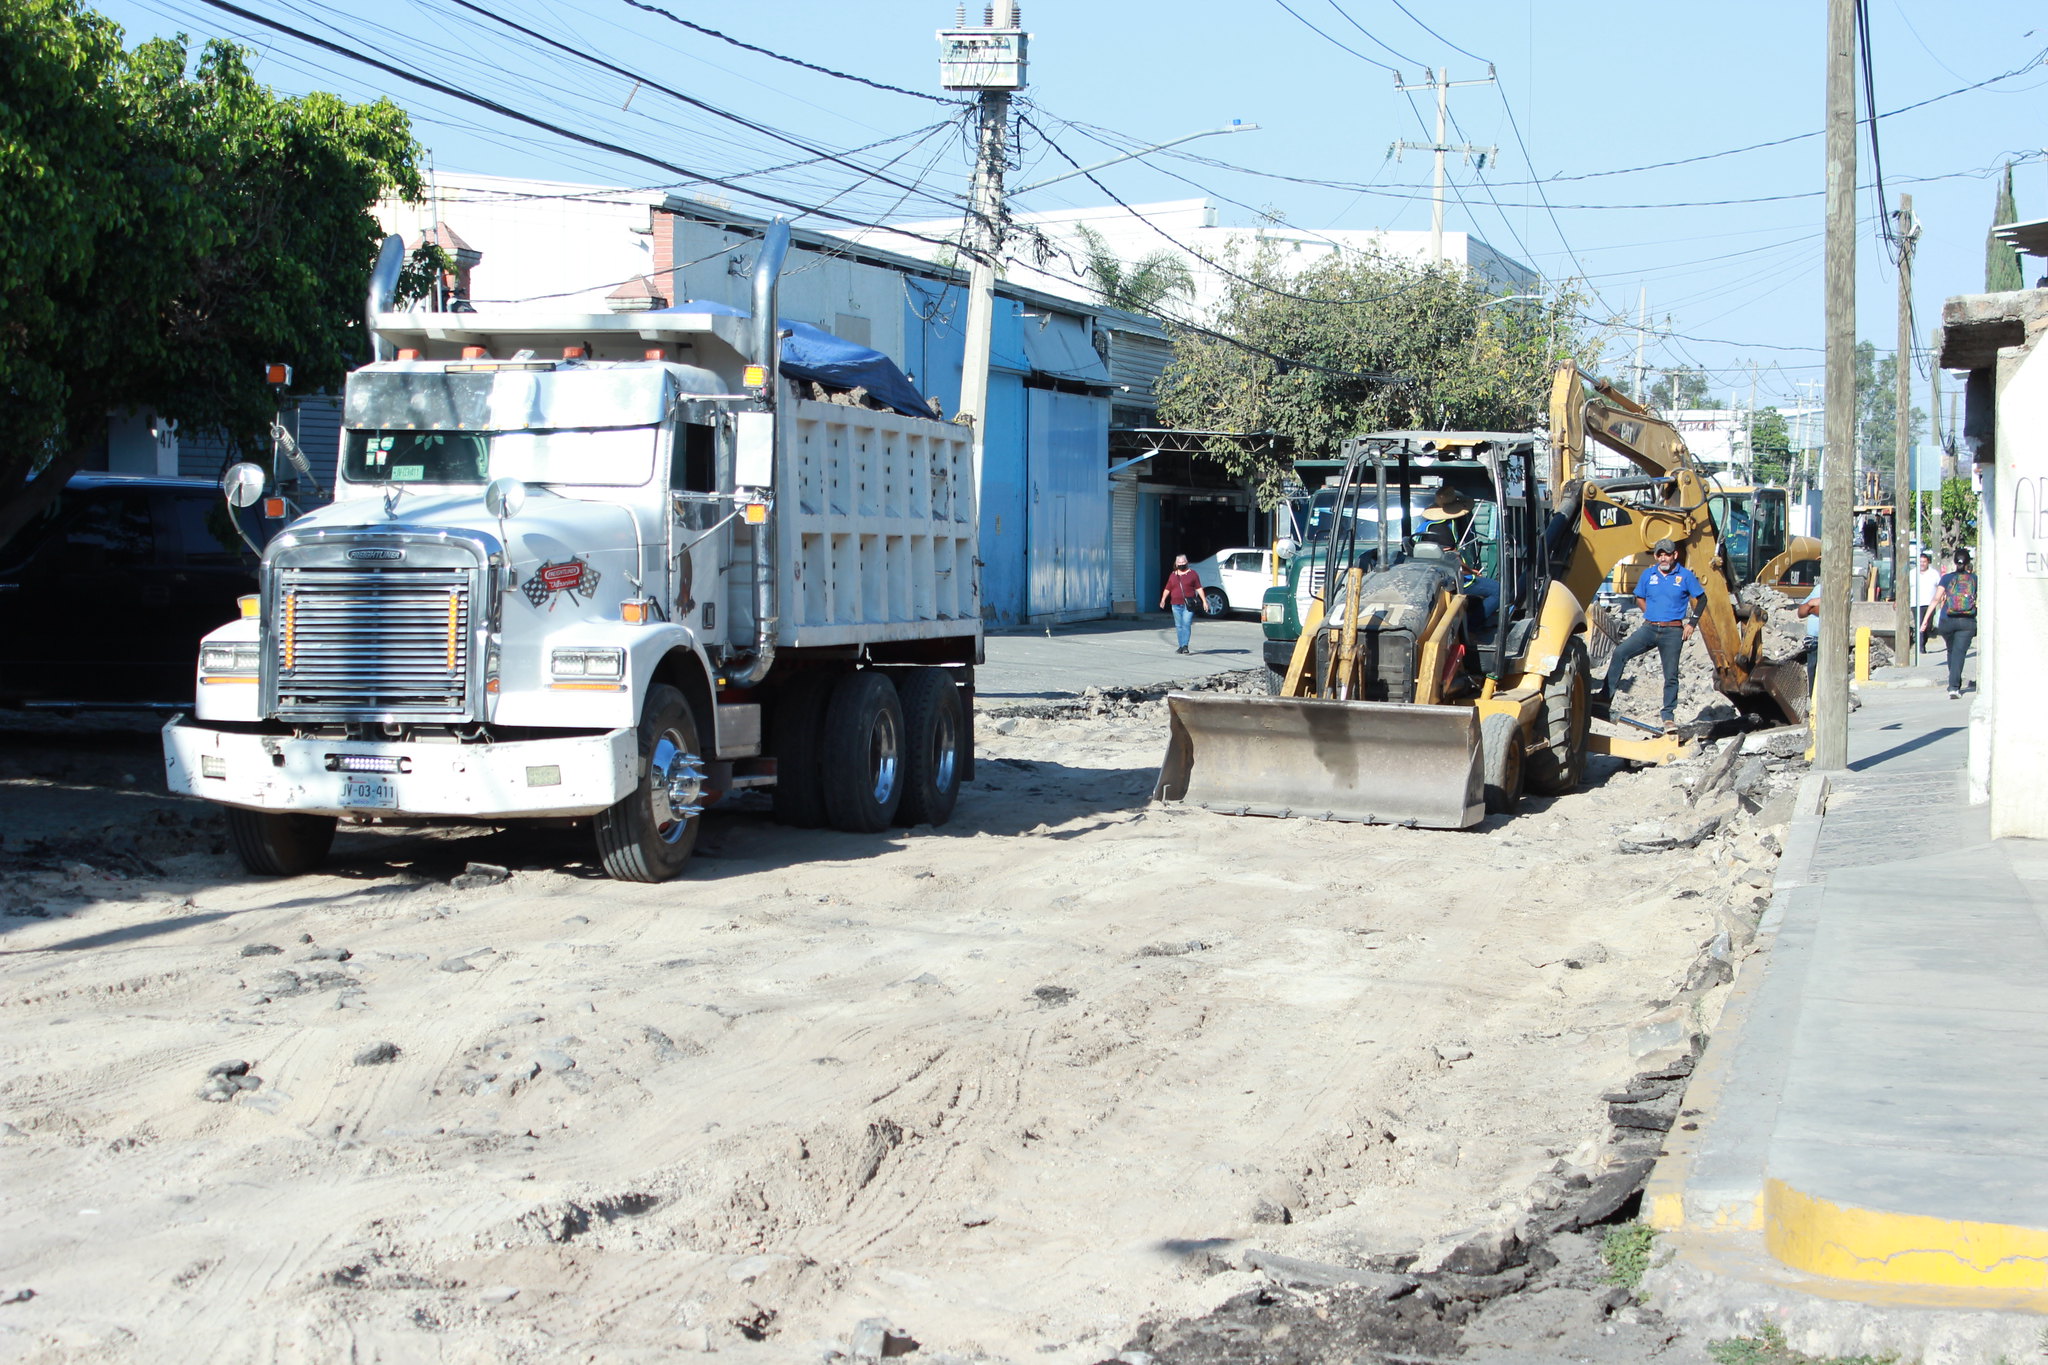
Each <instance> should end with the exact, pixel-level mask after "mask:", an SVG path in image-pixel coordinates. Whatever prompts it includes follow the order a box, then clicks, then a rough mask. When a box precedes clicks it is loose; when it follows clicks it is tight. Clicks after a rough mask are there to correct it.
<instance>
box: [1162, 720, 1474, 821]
mask: <svg viewBox="0 0 2048 1365" xmlns="http://www.w3.org/2000/svg"><path fill="white" fill-rule="evenodd" d="M1166 706H1167V714H1168V717H1169V719H1170V721H1171V723H1172V733H1171V735H1170V737H1169V739H1168V740H1167V747H1166V762H1165V763H1164V764H1162V765H1161V766H1160V769H1159V785H1158V786H1157V787H1156V788H1155V789H1154V790H1153V793H1152V796H1153V799H1154V800H1156V801H1166V802H1186V803H1187V804H1189V805H1193V806H1201V807H1203V808H1205V809H1208V810H1213V811H1221V812H1224V813H1225V814H1229V815H1274V816H1283V817H1284V816H1299V817H1303V818H1307V819H1313V820H1355V821H1359V822H1361V823H1365V824H1383V825H1417V826H1421V827H1423V828H1426V829H1466V828H1469V827H1470V826H1473V825H1476V824H1478V823H1479V822H1480V820H1482V819H1483V818H1485V815H1486V802H1485V794H1484V790H1483V788H1482V786H1481V780H1480V762H1479V715H1478V713H1477V712H1476V711H1474V710H1473V709H1472V708H1471V707H1469V706H1415V705H1409V704H1407V703H1395V702H1368V701H1324V700H1320V699H1316V698H1293V697H1230V696H1191V695H1189V694H1187V693H1184V692H1175V693H1172V694H1170V695H1169V696H1168V697H1167V699H1166Z"/></svg>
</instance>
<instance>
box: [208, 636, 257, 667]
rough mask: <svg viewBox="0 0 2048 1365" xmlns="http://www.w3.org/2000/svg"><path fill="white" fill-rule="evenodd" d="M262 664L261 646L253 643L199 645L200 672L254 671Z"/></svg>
mask: <svg viewBox="0 0 2048 1365" xmlns="http://www.w3.org/2000/svg"><path fill="white" fill-rule="evenodd" d="M262 666H263V646H262V645H260V644H255V643H248V644H221V645H201V646H199V671H200V672H201V673H254V672H255V671H256V670H257V669H259V668H261V667H262Z"/></svg>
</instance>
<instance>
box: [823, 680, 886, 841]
mask: <svg viewBox="0 0 2048 1365" xmlns="http://www.w3.org/2000/svg"><path fill="white" fill-rule="evenodd" d="M903 736H904V728H903V705H902V703H901V702H900V701H898V700H897V697H896V687H895V684H893V683H891V682H890V681H889V675H888V674H886V673H881V672H877V671H876V670H874V669H864V670H862V671H861V672H858V673H849V674H847V675H846V676H844V677H842V678H841V679H840V680H839V683H838V685H837V686H835V687H834V688H833V689H832V700H831V702H830V704H828V705H827V706H826V708H825V742H824V746H823V752H822V754H821V759H822V761H821V763H820V765H819V766H820V768H821V769H822V770H823V774H824V780H825V818H826V819H827V820H829V821H830V822H831V825H832V828H834V829H843V830H845V831H846V832H847V833H849V834H879V833H880V832H881V831H883V830H885V829H887V828H889V825H890V824H891V822H893V821H894V820H895V819H896V810H897V808H898V807H899V806H900V805H902V803H903V786H904V782H903V778H904V772H903V749H904V744H903Z"/></svg>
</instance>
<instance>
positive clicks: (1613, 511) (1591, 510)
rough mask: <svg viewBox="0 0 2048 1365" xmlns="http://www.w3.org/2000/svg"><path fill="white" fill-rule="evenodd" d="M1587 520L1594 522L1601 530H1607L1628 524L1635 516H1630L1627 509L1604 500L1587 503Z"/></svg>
mask: <svg viewBox="0 0 2048 1365" xmlns="http://www.w3.org/2000/svg"><path fill="white" fill-rule="evenodd" d="M1586 520H1587V521H1590V522H1592V523H1593V524H1594V525H1595V526H1597V527H1599V528H1600V529H1601V530H1603V531H1606V530H1611V529H1613V528H1614V527H1616V526H1626V525H1628V524H1629V522H1630V521H1632V520H1633V518H1632V517H1630V516H1629V514H1628V512H1627V510H1626V509H1624V508H1620V507H1616V506H1615V505H1614V504H1613V503H1611V502H1603V503H1599V504H1594V503H1587V504H1586Z"/></svg>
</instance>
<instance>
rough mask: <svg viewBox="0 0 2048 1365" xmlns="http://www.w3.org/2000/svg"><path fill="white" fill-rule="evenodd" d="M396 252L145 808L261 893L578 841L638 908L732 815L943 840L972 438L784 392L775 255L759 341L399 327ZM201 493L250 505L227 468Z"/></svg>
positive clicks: (612, 318)
mask: <svg viewBox="0 0 2048 1365" xmlns="http://www.w3.org/2000/svg"><path fill="white" fill-rule="evenodd" d="M396 243H397V239H396V238H393V239H391V240H390V241H388V242H387V243H386V249H385V252H384V255H383V256H382V257H381V258H380V260H379V263H378V269H377V271H376V273H375V275H374V276H373V280H372V285H371V291H370V305H369V310H368V322H369V326H370V328H371V331H372V333H373V335H374V336H375V337H376V339H377V344H378V350H379V358H378V359H377V360H375V361H374V362H373V363H371V364H368V365H365V366H363V367H362V368H361V369H359V370H357V371H355V372H354V373H352V374H351V375H350V376H349V378H348V384H347V390H346V396H345V400H344V416H343V427H344V429H343V432H342V447H341V458H340V462H339V468H338V474H337V481H336V482H337V486H336V489H335V498H334V501H333V502H332V503H331V504H329V505H327V506H325V507H321V508H319V509H318V510H316V511H313V512H311V513H309V514H307V515H305V516H302V517H300V518H299V519H298V520H297V521H295V522H293V523H292V524H291V525H290V526H289V527H287V528H286V529H285V530H284V531H282V532H281V533H279V534H278V535H277V536H276V537H275V538H274V539H273V540H272V541H271V542H270V544H269V546H268V548H267V549H266V551H265V553H264V556H263V567H262V579H261V588H262V590H261V592H260V593H259V594H258V595H256V596H254V597H251V598H245V599H243V603H242V616H241V618H240V619H237V620H234V621H231V622H229V623H228V624H227V625H224V626H222V627H221V628H220V629H219V630H216V631H214V632H213V633H212V634H211V635H209V636H207V637H206V639H205V641H204V643H203V645H202V647H201V651H200V657H199V674H198V687H197V698H198V700H197V702H196V704H195V706H194V710H193V714H192V715H191V716H189V717H184V716H180V717H178V718H177V719H175V720H173V721H172V722H171V723H170V724H169V725H167V726H166V727H165V729H164V758H165V764H166V769H167V772H168V776H169V783H170V787H171V789H172V790H173V791H179V792H186V793H189V794H191V795H194V796H200V797H204V798H206V799H208V800H212V801H218V802H221V803H222V804H224V805H226V806H227V807H228V820H229V829H230V832H231V835H232V842H233V845H234V847H235V850H236V852H237V853H238V854H239V855H240V857H241V859H242V862H243V863H244V865H245V866H246V867H248V869H249V870H250V871H252V872H257V873H264V874H271V875H290V874H295V873H299V872H303V871H306V870H309V869H311V868H313V867H315V866H317V865H318V864H319V863H320V862H321V861H322V859H324V858H325V857H326V855H327V852H328V849H329V846H330V845H331V843H332V841H333V837H334V831H335V828H336V825H337V822H338V821H341V820H350V821H358V822H377V823H385V824H403V823H407V822H442V821H447V820H467V821H475V822H479V823H486V824H502V823H506V822H509V821H512V820H517V819H525V818H545V819H553V820H559V819H563V818H572V819H580V820H587V821H588V823H589V825H590V827H591V829H592V830H593V832H594V834H595V836H596V841H597V849H598V852H599V854H600V856H601V858H602V861H603V864H604V867H605V869H606V871H607V872H608V873H610V875H612V876H614V877H618V878H622V879H626V880H631V881H659V880H662V879H665V878H668V877H671V876H673V875H674V874H675V873H676V872H677V871H679V870H680V869H681V867H682V865H683V863H684V861H685V860H686V859H687V858H688V857H689V854H690V851H691V848H692V846H693V845H694V844H695V842H696V837H697V829H698V826H699V824H700V823H701V822H700V820H699V816H700V814H701V812H702V811H703V810H704V809H705V807H706V806H708V805H709V804H710V803H711V802H713V801H715V800H717V799H718V798H719V797H720V796H721V795H722V794H723V793H725V792H728V791H731V790H734V789H737V788H743V787H772V788H773V797H774V803H775V811H776V814H777V816H778V818H781V819H783V820H785V821H787V822H789V823H793V824H799V825H823V824H829V825H831V826H833V827H835V828H839V829H844V830H855V831H879V830H882V829H885V828H887V827H889V826H890V825H891V824H918V823H932V824H937V823H939V822H942V821H944V820H945V819H946V818H947V817H948V816H949V815H950V814H951V812H952V809H953V805H954V801H955V798H956V796H957V794H958V792H959V787H960V783H961V781H962V780H963V779H965V778H971V777H972V767H973V732H972V714H973V706H972V695H973V679H974V667H975V666H976V665H977V664H979V663H980V662H981V659H982V628H981V601H980V584H979V579H978V576H977V569H976V559H975V545H976V510H975V504H974V480H973V470H972V450H971V439H970V435H969V433H968V431H967V429H966V428H964V427H961V426H956V425H953V424H950V423H945V422H940V421H937V420H935V419H933V418H931V417H928V416H909V415H904V414H903V413H901V412H898V411H880V410H876V409H874V408H872V407H868V406H862V405H859V404H856V403H840V402H829V401H819V400H816V399H812V398H799V397H797V396H796V392H797V391H796V390H795V389H794V388H793V387H792V385H791V384H790V383H789V382H787V381H786V380H785V379H784V378H783V377H782V376H781V374H780V373H779V368H778V366H779V357H780V354H781V345H780V337H781V333H780V331H779V327H778V325H777V324H776V323H774V322H773V321H772V320H773V319H774V318H775V317H776V312H775V298H776V292H777V290H776V282H777V276H778V275H779V273H780V269H781V264H782V260H783V257H784V255H785V254H786V251H787V246H788V230H787V227H786V226H785V225H783V224H781V223H777V224H775V225H774V226H773V227H772V228H771V229H770V231H769V232H768V235H767V238H766V240H765V241H764V242H763V245H762V251H761V259H760V262H759V264H758V266H757V268H756V272H755V276H754V281H753V314H752V317H751V318H750V317H747V316H742V315H737V314H734V313H732V312H731V310H722V311H705V312H693V311H688V310H687V309H684V310H673V309H672V310H668V311H665V312H661V313H637V314H603V315H593V316H585V315H576V316H563V317H554V318H535V317H528V316H513V315H503V316H499V315H493V314H490V313H418V314H399V313H392V312H388V311H383V310H384V309H387V308H388V307H389V302H390V298H391V290H392V287H393V285H394V284H395V281H396V273H397V265H398V263H399V261H400V258H401V253H400V251H399V250H398V249H397V246H396ZM224 484H225V486H226V488H227V490H228V494H229V497H230V499H231V500H232V501H236V502H238V503H246V502H251V501H254V500H255V499H256V498H258V497H261V496H262V495H263V493H264V492H265V487H264V474H263V471H262V470H261V468H260V467H258V466H254V465H245V466H238V467H237V468H235V469H233V470H230V471H229V474H228V477H227V478H226V479H225V480H224Z"/></svg>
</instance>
